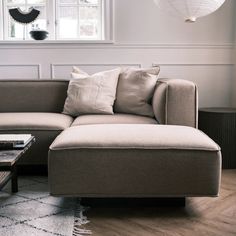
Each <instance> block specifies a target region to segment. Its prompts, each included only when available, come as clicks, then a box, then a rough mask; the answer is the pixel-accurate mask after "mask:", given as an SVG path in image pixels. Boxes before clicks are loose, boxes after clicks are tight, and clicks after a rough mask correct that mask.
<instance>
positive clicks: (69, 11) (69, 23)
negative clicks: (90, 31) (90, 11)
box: [59, 7, 78, 38]
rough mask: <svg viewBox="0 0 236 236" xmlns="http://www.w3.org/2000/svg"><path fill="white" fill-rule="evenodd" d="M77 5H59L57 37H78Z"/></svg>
mask: <svg viewBox="0 0 236 236" xmlns="http://www.w3.org/2000/svg"><path fill="white" fill-rule="evenodd" d="M77 12H78V11H77V7H60V18H59V37H60V38H77V37H78V33H77V31H78V13H77Z"/></svg>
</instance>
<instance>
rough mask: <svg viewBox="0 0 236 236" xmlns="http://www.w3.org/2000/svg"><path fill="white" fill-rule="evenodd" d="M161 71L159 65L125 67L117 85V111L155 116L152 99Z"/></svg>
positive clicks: (115, 106) (115, 107) (115, 108)
mask: <svg viewBox="0 0 236 236" xmlns="http://www.w3.org/2000/svg"><path fill="white" fill-rule="evenodd" d="M159 72H160V68H159V67H153V68H150V69H137V68H126V69H123V71H122V72H121V74H120V77H119V82H118V86H117V93H116V101H115V105H114V110H115V112H117V113H130V114H136V115H142V116H150V117H153V116H154V113H153V109H152V106H151V99H152V97H153V93H154V89H155V86H156V82H157V75H158V74H159Z"/></svg>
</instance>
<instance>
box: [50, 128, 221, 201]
mask: <svg viewBox="0 0 236 236" xmlns="http://www.w3.org/2000/svg"><path fill="white" fill-rule="evenodd" d="M48 161H49V185H50V193H51V194H52V195H55V196H77V197H135V198H136V197H177V198H178V197H190V196H212V197H215V196H218V193H219V186H220V177H221V152H220V148H219V146H218V145H217V144H216V143H215V142H214V141H213V140H211V139H210V138H209V137H208V136H207V135H205V134H204V133H203V132H201V131H199V130H197V129H194V128H191V127H186V126H171V125H146V124H143V125H142V124H139V125H134V124H129V125H128V124H127V125H126V124H123V125H122V124H121V125H119V124H117V125H114V124H112V125H108V124H106V125H85V126H75V127H70V128H68V129H66V130H65V131H63V132H62V133H61V134H60V135H59V136H58V137H57V138H56V139H55V141H54V142H53V143H52V145H51V146H50V150H49V160H48Z"/></svg>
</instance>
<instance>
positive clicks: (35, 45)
mask: <svg viewBox="0 0 236 236" xmlns="http://www.w3.org/2000/svg"><path fill="white" fill-rule="evenodd" d="M234 47H235V45H234V44H233V43H223V44H211V43H203V44H191V43H175V44H165V43H157V44H153V43H113V42H112V41H97V42H94V41H92V42H91V43H90V42H88V41H84V42H83V41H73V40H70V41H62V40H60V41H55V40H46V41H40V42H35V41H0V50H1V49H39V48H40V49H68V48H72V49H230V50H231V49H234Z"/></svg>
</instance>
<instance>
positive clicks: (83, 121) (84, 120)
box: [71, 114, 157, 126]
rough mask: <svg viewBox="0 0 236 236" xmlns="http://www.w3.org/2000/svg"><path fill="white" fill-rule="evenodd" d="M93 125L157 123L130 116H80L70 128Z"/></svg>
mask: <svg viewBox="0 0 236 236" xmlns="http://www.w3.org/2000/svg"><path fill="white" fill-rule="evenodd" d="M95 124H157V121H156V120H155V119H153V118H151V117H147V116H137V115H131V114H114V115H82V116H79V117H77V118H76V119H75V120H74V122H73V123H72V125H71V126H77V125H95Z"/></svg>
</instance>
